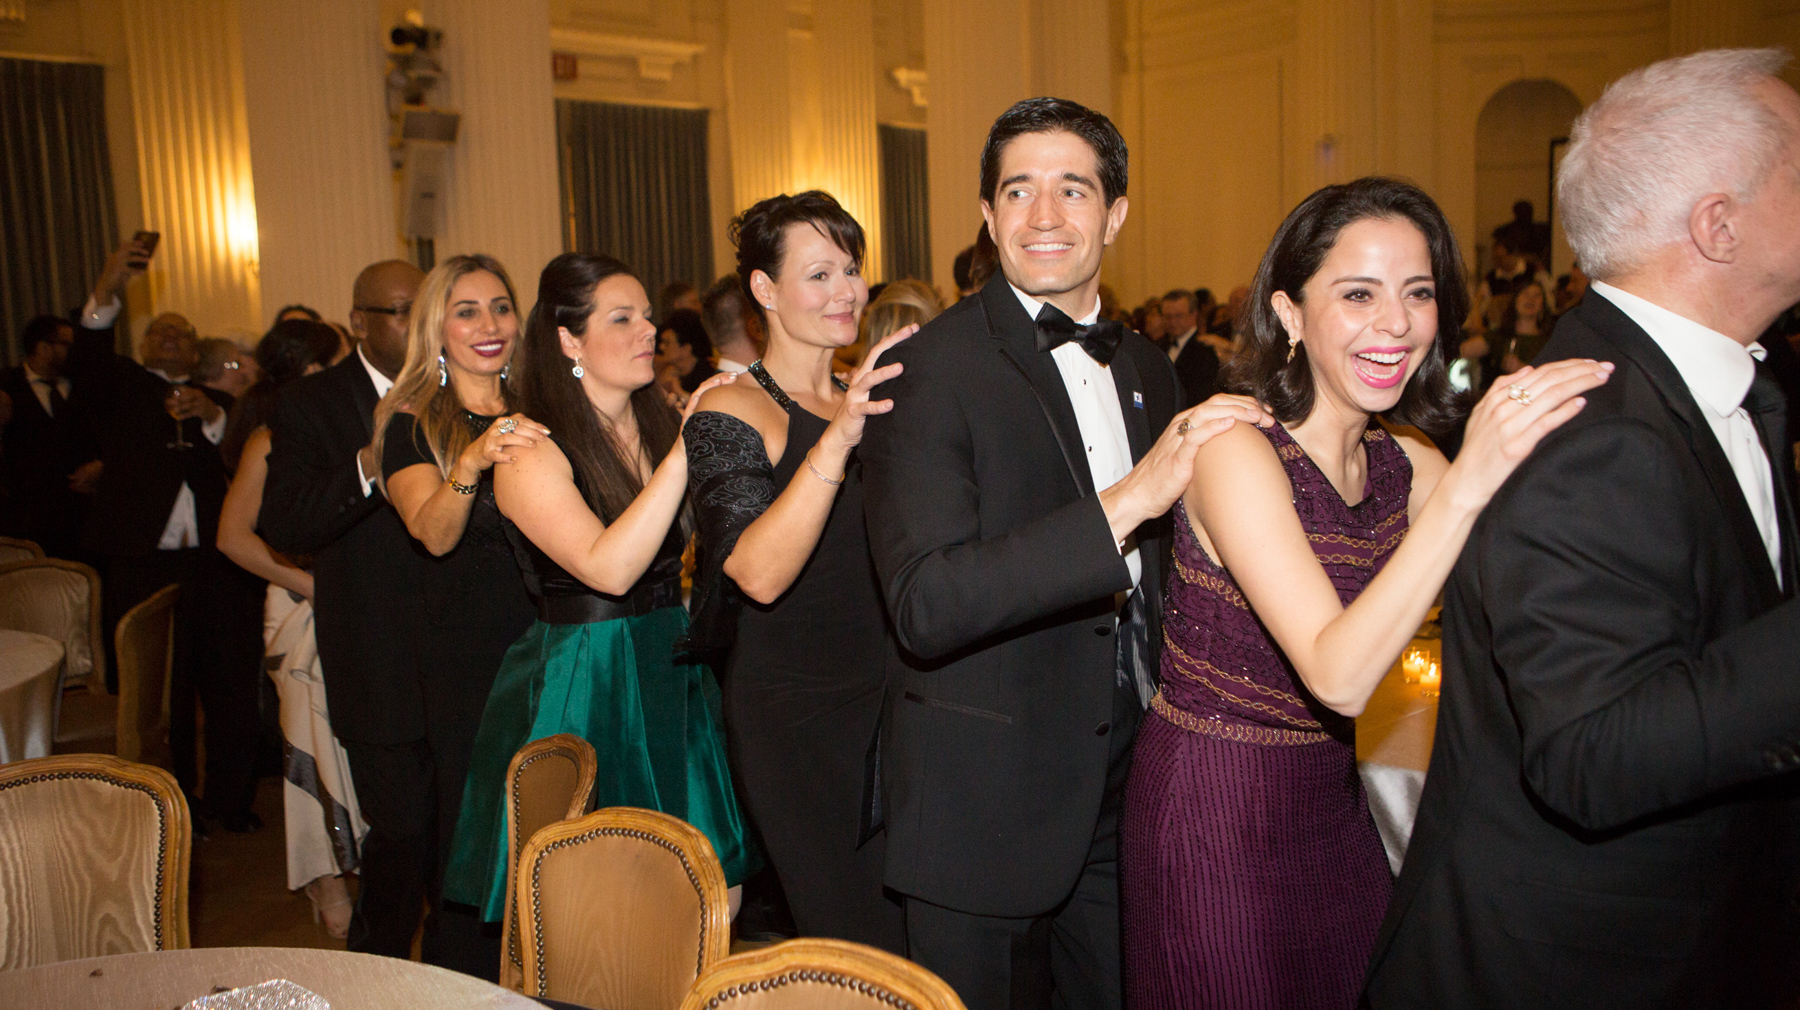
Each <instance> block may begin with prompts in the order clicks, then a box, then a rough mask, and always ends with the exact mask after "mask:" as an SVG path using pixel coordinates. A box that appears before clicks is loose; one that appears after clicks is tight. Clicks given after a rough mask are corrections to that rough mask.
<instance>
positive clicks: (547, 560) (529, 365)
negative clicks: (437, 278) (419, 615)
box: [444, 253, 760, 921]
mask: <svg viewBox="0 0 1800 1010" xmlns="http://www.w3.org/2000/svg"><path fill="white" fill-rule="evenodd" d="M649 309H650V306H649V299H648V297H647V296H646V295H645V294H644V288H643V285H642V284H641V283H640V282H639V281H638V279H637V278H636V277H634V276H632V274H631V273H630V271H629V270H628V269H627V268H626V267H625V266H624V265H623V264H621V263H619V262H618V261H617V260H614V259H612V258H610V257H606V256H593V255H587V254H580V253H566V254H564V255H562V256H558V257H557V258H556V259H554V260H552V261H551V262H550V265H549V266H547V267H545V268H544V274H543V277H542V279H541V280H540V282H539V288H538V303H537V306H536V307H535V308H534V309H533V310H532V314H531V318H530V320H529V321H528V322H527V324H526V331H525V338H524V343H523V347H522V348H521V354H520V355H515V357H514V359H513V360H514V371H515V372H517V373H518V374H516V375H514V376H513V381H514V382H515V383H516V386H517V388H518V389H519V391H520V398H521V400H522V401H523V404H524V408H523V409H524V410H525V411H527V412H528V413H529V415H530V416H531V417H532V418H534V419H536V420H538V421H539V422H540V423H542V424H544V425H546V426H548V427H549V429H550V432H551V437H550V438H549V439H539V440H538V441H537V442H536V443H535V444H534V445H530V446H518V447H510V452H511V455H510V457H509V458H507V459H504V460H500V461H498V462H497V463H496V464H495V466H494V491H495V500H496V502H497V503H498V505H499V507H500V511H501V513H502V514H503V515H505V517H506V519H507V527H506V533H507V537H508V538H509V540H510V541H511V545H512V549H513V554H514V557H515V558H517V560H518V562H519V565H520V568H521V569H522V571H523V573H524V577H525V584H526V588H527V589H528V590H530V592H531V595H532V597H533V598H534V600H535V602H536V606H537V611H538V620H537V621H536V623H534V624H533V625H532V626H531V627H530V628H529V629H528V630H527V631H526V632H525V635H524V636H523V637H522V638H520V639H519V640H518V641H517V642H515V643H514V644H513V646H512V648H511V649H509V650H507V653H506V658H505V659H504V660H503V661H502V662H501V664H500V671H499V674H498V676H497V677H496V678H495V681H494V687H493V690H492V692H491V693H490V694H489V696H488V701H487V708H486V710H485V711H484V712H483V714H482V719H481V728H480V730H479V731H478V733H477V735H476V738H475V748H474V756H473V758H472V760H471V762H470V766H469V778H468V781H467V783H466V784H465V785H464V789H463V807H462V812H461V816H460V818H459V819H458V821H457V827H456V834H455V838H454V840H453V842H452V846H451V853H450V863H449V866H448V869H447V872H446V875H445V881H444V897H445V899H446V900H449V901H454V902H460V903H464V904H469V905H473V906H475V907H477V908H479V909H481V911H482V914H483V918H485V919H487V920H490V921H493V920H498V919H500V918H501V917H502V916H503V915H504V913H505V907H504V906H505V899H506V872H507V867H506V852H507V844H506V839H507V825H506V805H505V788H506V785H505V778H506V769H507V766H508V764H509V763H510V762H511V760H512V757H513V755H514V754H515V753H517V752H518V750H519V748H521V747H523V746H524V745H525V744H527V743H529V742H530V741H532V740H537V739H540V738H543V737H546V736H551V735H554V734H556V733H573V734H575V735H577V736H580V737H582V738H583V739H585V740H587V741H588V742H589V743H591V744H593V746H594V753H595V756H596V758H597V759H598V762H599V776H598V780H597V782H596V786H595V792H596V805H597V806H599V807H608V806H634V807H646V808H649V809H653V810H660V811H662V812H664V813H667V814H672V815H674V816H676V817H680V818H682V819H683V820H685V821H687V822H688V823H690V824H692V825H694V826H695V827H696V828H698V829H700V830H701V831H702V832H703V833H704V834H705V835H706V836H707V838H708V840H710V841H711V842H712V846H713V850H714V852H715V853H716V854H717V855H718V857H719V862H720V863H721V864H722V865H723V867H724V870H725V879H726V882H727V883H728V884H730V885H732V888H733V890H732V895H733V903H732V904H733V909H734V910H735V907H736V900H735V899H736V895H737V890H736V888H737V885H738V884H740V883H741V882H742V881H743V879H744V878H745V877H746V876H748V875H749V874H750V873H751V872H753V871H755V870H756V869H757V868H758V865H759V862H760V861H759V859H758V857H757V855H756V853H755V851H754V849H753V847H752V845H751V843H750V841H749V838H748V828H747V826H746V825H745V823H744V819H743V815H742V814H741V813H740V812H739V810H738V806H737V801H736V798H735V795H734V793H733V791H732V784H731V774H730V772H729V770H728V768H727V765H726V758H725V740H724V735H723V725H724V724H723V721H722V719H721V717H720V712H719V708H720V706H719V688H718V685H717V683H715V682H714V680H713V675H712V671H711V670H709V669H708V668H707V667H705V666H698V665H689V664H686V663H677V662H675V660H674V645H675V641H676V639H678V638H679V637H681V636H682V634H683V633H684V632H686V630H687V626H688V618H687V612H686V610H684V609H683V608H682V605H681V554H682V548H683V546H684V544H685V541H686V536H685V533H684V531H683V529H682V524H681V523H679V522H677V521H676V520H677V518H678V514H679V513H680V511H681V505H682V501H683V495H684V493H685V489H686V483H687V453H686V449H685V448H684V447H683V445H682V443H681V438H680V432H681V425H682V424H683V423H684V422H685V420H686V418H685V417H684V416H681V415H678V414H676V412H675V411H674V409H673V408H671V407H670V406H669V405H668V404H667V403H666V402H665V401H664V400H663V398H662V394H661V392H660V391H659V390H658V389H657V388H656V386H655V385H654V381H653V380H654V378H655V373H654V366H653V358H652V354H653V352H654V348H655V341H656V327H655V326H654V325H652V324H651V323H650V322H649V319H648V315H649ZM521 357H522V358H523V360H522V361H521ZM729 381H731V378H730V377H725V376H721V377H718V378H715V379H710V380H708V383H707V384H703V385H702V386H701V387H700V389H698V390H696V391H695V393H694V394H693V396H692V397H691V398H690V400H689V402H688V410H689V412H690V413H691V412H692V410H693V409H694V408H695V407H696V406H697V405H698V403H699V401H700V397H701V395H702V394H703V393H704V392H705V391H706V390H707V389H708V388H710V387H711V385H717V384H720V383H722V382H729Z"/></svg>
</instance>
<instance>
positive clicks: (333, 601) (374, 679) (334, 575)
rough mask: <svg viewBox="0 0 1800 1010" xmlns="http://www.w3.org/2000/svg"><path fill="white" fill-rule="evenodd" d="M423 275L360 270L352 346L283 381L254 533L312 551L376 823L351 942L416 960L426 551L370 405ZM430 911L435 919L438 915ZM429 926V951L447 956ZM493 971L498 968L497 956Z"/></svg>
mask: <svg viewBox="0 0 1800 1010" xmlns="http://www.w3.org/2000/svg"><path fill="white" fill-rule="evenodd" d="M423 280H424V274H422V273H421V272H420V271H419V269H418V268H417V267H415V266H413V265H412V264H410V263H405V262H401V261H398V260H395V261H389V262H384V263H377V264H375V265H373V266H370V267H368V268H367V269H365V270H364V271H363V272H362V273H361V274H360V275H359V276H358V277H357V279H356V289H355V294H354V308H352V310H351V312H350V327H351V329H352V330H353V331H354V332H355V333H356V336H357V348H356V351H355V353H353V354H351V355H349V356H348V357H346V358H345V359H344V360H343V361H340V362H338V363H337V364H335V365H333V366H331V367H330V368H327V369H326V370H325V371H323V372H320V373H318V374H316V375H311V376H308V377H306V378H303V379H298V380H296V381H295V382H293V383H292V384H291V385H289V386H288V387H287V388H285V389H283V390H282V392H281V395H280V398H279V400H278V401H277V403H276V407H275V411H274V414H273V415H272V417H271V418H270V422H269V434H270V448H269V477H268V483H267V485H266V487H265V490H264V492H263V503H262V511H261V513H260V515H259V516H258V527H259V532H260V533H261V534H262V537H263V539H264V540H267V541H268V542H269V545H270V546H271V547H274V548H275V549H276V550H279V551H284V552H288V553H293V554H305V555H310V556H311V557H312V559H313V581H314V585H315V587H316V589H315V591H314V598H313V607H314V613H315V617H314V634H315V635H316V636H317V638H318V645H319V664H320V669H321V670H322V672H323V674H324V676H325V694H326V700H327V704H329V706H330V708H331V728H332V732H333V733H335V734H336V735H337V738H338V739H339V740H340V741H341V742H342V743H343V744H344V749H345V751H346V752H348V754H349V756H350V773H351V776H352V777H353V778H354V779H355V782H356V798H357V802H358V804H360V805H361V807H362V810H363V816H364V817H365V818H366V819H367V820H368V822H369V833H368V836H367V837H366V838H365V839H364V841H363V848H362V871H361V873H362V892H361V894H360V895H359V896H358V900H357V905H356V911H355V913H354V915H353V917H352V919H351V922H350V941H349V942H350V949H351V950H355V951H361V952H363V953H369V954H385V955H387V956H389V957H400V958H405V957H409V956H411V952H412V939H413V934H414V933H415V932H416V931H417V929H418V926H419V914H420V910H421V909H422V908H423V907H424V906H425V903H426V900H427V897H428V896H429V897H430V898H431V899H432V904H433V905H434V906H435V904H436V900H435V899H436V895H435V894H434V893H431V888H430V886H429V884H430V881H431V879H432V874H433V870H434V867H435V866H436V865H437V863H438V861H439V857H438V853H437V831H436V825H435V822H434V816H435V813H434V812H435V791H434V790H435V786H434V783H433V780H432V761H431V749H430V747H429V746H427V744H426V742H425V714H424V700H423V693H422V685H421V681H420V673H421V671H420V670H419V669H418V663H417V660H416V658H415V653H414V647H413V642H414V639H415V638H416V636H417V635H418V634H419V631H420V629H419V621H418V613H417V610H416V608H417V606H418V585H419V577H420V571H421V570H422V569H421V565H422V563H423V562H422V555H421V553H420V551H419V549H418V547H417V545H416V544H414V542H413V540H412V538H411V537H410V536H408V535H407V532H406V526H405V525H404V524H403V523H402V522H401V521H400V516H399V515H398V514H397V513H395V512H394V510H393V508H392V507H391V506H389V505H388V503H387V499H386V498H384V497H382V494H381V492H380V490H379V489H378V488H375V487H374V486H373V483H372V482H373V481H374V479H375V478H376V477H377V476H378V475H379V472H380V471H379V461H377V460H376V459H374V458H373V454H372V453H371V452H370V451H369V448H368V447H369V444H370V441H371V439H372V438H373V436H374V430H373V427H372V425H373V423H374V420H373V417H374V412H375V404H376V402H377V401H379V400H380V399H381V397H382V395H383V394H385V393H386V392H387V390H388V389H390V388H391V387H392V386H393V382H394V377H395V376H396V375H398V374H399V373H400V368H401V366H402V365H403V364H405V362H406V324H407V320H408V318H409V316H410V314H411V311H412V302H413V298H414V297H415V296H416V295H417V294H418V290H419V285H420V284H421V283H422V282H423ZM433 918H434V919H435V918H436V917H435V916H433ZM433 926H434V924H428V925H427V930H426V940H425V956H426V960H428V961H434V962H436V961H438V960H439V958H438V957H437V953H438V952H437V949H436V938H437V934H436V930H435V928H433ZM495 970H498V966H497V965H496V968H495Z"/></svg>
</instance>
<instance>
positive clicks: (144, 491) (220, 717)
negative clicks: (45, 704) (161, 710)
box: [70, 247, 262, 832]
mask: <svg viewBox="0 0 1800 1010" xmlns="http://www.w3.org/2000/svg"><path fill="white" fill-rule="evenodd" d="M124 249H125V247H121V251H124ZM118 256H119V254H117V253H115V259H117V258H118ZM137 269H141V268H137ZM132 272H133V271H132V269H126V270H122V271H115V270H113V269H111V267H110V265H109V270H108V272H107V273H106V274H105V275H103V276H102V278H101V281H100V283H99V284H98V285H97V286H96V289H95V291H94V294H93V297H91V298H90V299H89V301H88V303H87V305H86V306H85V307H84V308H83V310H82V314H81V325H82V327H83V328H84V329H86V330H88V331H90V333H91V334H93V335H94V337H95V338H96V341H95V346H94V347H93V348H92V349H91V350H92V352H93V353H92V354H91V355H90V357H89V359H88V360H87V361H86V363H85V364H86V367H85V368H84V369H83V371H82V372H81V374H80V375H79V377H78V378H77V380H76V382H77V385H76V387H75V389H74V392H73V395H72V396H71V397H70V403H71V405H72V408H71V409H74V410H78V411H80V413H81V415H82V416H83V417H84V418H85V419H86V420H87V421H88V422H89V425H90V430H91V432H92V437H93V441H94V445H95V447H96V450H97V452H98V455H99V460H100V475H99V480H98V482H97V487H96V490H95V492H94V500H93V502H92V504H91V506H90V507H89V509H88V516H87V528H86V532H85V533H84V535H83V537H82V547H83V549H85V550H87V551H89V552H91V553H93V554H96V555H99V556H101V557H102V558H103V559H104V561H103V564H102V570H103V571H104V573H105V579H106V583H105V588H106V591H105V593H103V594H102V601H103V602H102V609H103V610H104V611H105V622H106V627H107V628H108V629H109V637H110V630H111V629H112V628H114V627H116V626H117V624H118V621H119V618H121V617H122V616H124V614H125V613H126V612H127V611H129V610H130V609H131V608H132V607H134V606H136V605H138V604H139V603H141V602H143V601H144V600H145V599H147V598H148V597H149V596H150V595H151V594H153V593H155V592H156V591H157V590H159V589H161V588H162V587H163V586H166V585H169V584H171V583H173V584H175V585H177V586H179V587H180V596H179V597H178V598H177V601H176V605H175V652H174V665H173V668H172V669H171V671H170V677H169V749H170V751H171V752H172V756H173V759H174V765H175V767H174V772H175V778H176V780H177V781H179V782H180V783H181V787H182V790H183V791H184V792H186V793H187V794H188V797H189V800H190V802H191V803H193V804H194V808H195V811H196V813H199V814H201V815H203V816H206V817H208V818H211V819H217V820H218V821H220V822H221V823H222V824H223V825H224V827H225V828H226V829H227V830H229V831H239V832H247V831H255V830H257V829H258V828H260V827H261V826H262V822H261V820H260V819H259V818H258V817H257V816H256V814H255V813H254V812H253V811H252V810H251V809H250V806H251V802H252V801H253V800H254V798H255V790H256V778H255V748H256V725H257V723H256V680H255V679H254V678H255V677H256V676H257V675H258V673H257V671H256V670H255V669H254V668H251V669H242V668H239V667H236V666H234V665H232V664H231V663H230V661H229V659H230V652H229V650H228V649H221V648H220V644H221V643H220V639H219V632H220V630H221V628H220V624H219V622H218V621H217V620H215V615H216V614H218V613H219V612H220V611H221V610H222V609H226V608H227V606H228V601H224V600H221V599H220V597H219V596H218V594H219V592H220V591H221V589H222V587H223V586H224V585H225V584H226V580H225V579H223V578H222V576H223V575H224V572H225V571H226V566H227V565H229V564H230V562H229V561H227V560H226V559H225V556H224V555H222V554H220V553H219V551H218V548H217V547H216V546H214V542H215V540H216V539H217V537H218V530H219V509H220V507H221V506H222V505H223V504H224V501H225V487H226V479H225V467H224V464H223V462H222V461H221V459H220V458H219V452H218V448H217V446H218V443H219V439H220V437H221V436H222V435H224V433H225V405H224V402H223V401H224V397H223V396H222V395H220V394H215V393H213V391H211V390H207V389H203V388H200V387H198V386H195V385H192V384H190V382H189V379H190V378H191V376H192V373H193V370H194V367H195V365H197V364H198V363H199V357H200V355H199V349H198V335H197V334H196V333H195V331H194V326H193V324H192V323H190V322H188V320H187V319H186V318H185V317H183V316H181V315H178V314H176V313H173V312H165V313H163V314H161V315H159V316H157V317H156V318H155V319H152V320H151V321H150V325H149V326H148V327H147V328H146V329H145V330H144V335H143V337H142V338H141V339H140V340H139V341H138V358H139V360H138V361H133V360H132V359H130V358H127V357H124V356H123V355H119V354H115V353H112V351H111V350H110V348H109V347H106V346H103V345H102V344H101V343H100V341H101V340H104V339H106V337H110V333H111V329H112V325H113V322H114V321H115V320H116V319H117V318H118V316H119V314H120V312H121V311H122V310H123V307H124V301H123V298H122V292H123V287H124V283H125V280H126V279H128V278H129V277H130V276H131V275H132ZM102 334H104V335H105V336H102ZM140 362H141V363H140ZM107 675H108V679H109V680H113V679H116V665H113V666H109V667H108V669H107ZM196 698H197V699H198V700H199V703H200V705H201V707H203V708H204V709H205V712H206V796H205V800H204V802H201V801H200V800H199V798H198V797H197V796H196V795H195V791H196V787H197V783H198V774H197V768H196V764H195V762H196V739H195V734H196V730H197V718H196V714H195V700H196Z"/></svg>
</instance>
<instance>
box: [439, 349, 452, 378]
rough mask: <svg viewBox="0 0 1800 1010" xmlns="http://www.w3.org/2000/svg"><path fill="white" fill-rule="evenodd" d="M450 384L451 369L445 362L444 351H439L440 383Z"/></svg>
mask: <svg viewBox="0 0 1800 1010" xmlns="http://www.w3.org/2000/svg"><path fill="white" fill-rule="evenodd" d="M449 384H450V369H449V368H448V367H447V366H446V365H445V364H444V354H443V352H442V351H439V352H438V385H440V386H448V385H449Z"/></svg>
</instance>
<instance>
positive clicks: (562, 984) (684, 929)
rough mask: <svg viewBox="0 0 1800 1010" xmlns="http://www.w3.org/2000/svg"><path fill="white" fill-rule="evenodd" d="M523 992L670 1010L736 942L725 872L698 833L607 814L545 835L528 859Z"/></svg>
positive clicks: (628, 1009) (613, 1008)
mask: <svg viewBox="0 0 1800 1010" xmlns="http://www.w3.org/2000/svg"><path fill="white" fill-rule="evenodd" d="M517 873H518V887H519V890H518V894H517V895H516V898H515V900H516V901H517V906H516V908H515V909H514V915H515V917H516V918H517V919H518V922H519V938H520V939H521V940H522V941H523V947H524V951H525V958H524V969H525V995H527V996H542V997H545V998H548V999H555V1000H562V1001H565V1002H569V1003H578V1004H582V1005H584V1006H591V1007H605V1008H606V1010H673V1008H674V1007H675V1006H677V1005H678V1004H680V1002H681V999H682V996H683V995H684V994H686V992H687V991H688V987H689V986H690V985H692V984H693V982H694V979H696V978H698V977H699V976H700V975H701V974H702V973H703V972H705V971H706V969H708V968H710V967H711V966H712V965H713V963H714V962H715V961H719V960H721V959H722V958H724V956H725V954H726V951H727V950H728V949H729V947H730V943H731V936H730V934H731V915H730V911H729V909H728V907H727V896H726V887H725V871H724V870H723V869H722V868H721V867H720V866H719V858H718V856H716V855H714V854H713V847H712V843H711V842H709V841H707V839H706V836H705V835H704V834H701V832H700V830H699V829H698V828H695V827H694V826H693V825H691V824H688V823H687V822H686V821H682V820H680V819H678V818H675V817H671V816H669V815H668V814H664V813H659V812H657V811H655V810H640V809H638V808H636V807H607V808H606V809H604V810H598V811H595V812H594V813H591V814H589V815H587V816H586V817H583V818H581V819H579V820H573V821H561V822H559V823H556V824H552V825H550V826H549V827H547V828H544V829H542V830H540V831H538V832H537V834H535V835H533V836H532V837H531V841H530V842H528V843H527V844H526V846H525V851H524V853H523V854H522V855H520V857H519V865H518V869H517Z"/></svg>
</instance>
